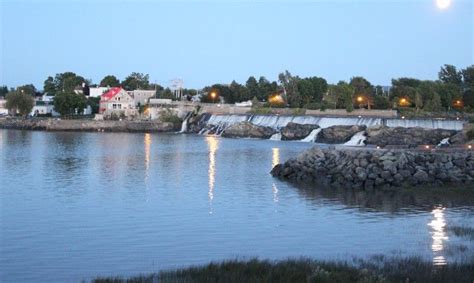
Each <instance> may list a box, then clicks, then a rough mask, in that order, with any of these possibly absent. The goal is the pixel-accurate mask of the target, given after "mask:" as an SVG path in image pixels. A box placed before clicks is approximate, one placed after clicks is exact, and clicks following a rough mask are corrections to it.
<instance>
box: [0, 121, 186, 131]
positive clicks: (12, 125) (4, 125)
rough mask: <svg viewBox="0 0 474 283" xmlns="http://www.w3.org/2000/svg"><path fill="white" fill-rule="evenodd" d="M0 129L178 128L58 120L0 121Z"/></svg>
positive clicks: (145, 123) (161, 124)
mask: <svg viewBox="0 0 474 283" xmlns="http://www.w3.org/2000/svg"><path fill="white" fill-rule="evenodd" d="M0 129H17V130H37V131H75V132H174V131H178V130H179V128H178V127H177V126H176V125H174V124H173V123H170V122H157V121H125V120H124V121H95V120H59V119H17V118H13V119H11V118H6V119H0Z"/></svg>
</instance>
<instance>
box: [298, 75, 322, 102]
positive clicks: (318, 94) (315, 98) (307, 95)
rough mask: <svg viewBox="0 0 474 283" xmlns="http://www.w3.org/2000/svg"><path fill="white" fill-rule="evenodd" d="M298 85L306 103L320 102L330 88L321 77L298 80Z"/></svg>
mask: <svg viewBox="0 0 474 283" xmlns="http://www.w3.org/2000/svg"><path fill="white" fill-rule="evenodd" d="M297 86H298V92H299V93H300V95H301V97H302V99H303V102H304V104H308V103H320V102H321V101H322V99H323V96H324V94H325V93H326V92H327V90H328V83H327V82H326V80H325V79H323V78H319V77H309V78H304V79H300V80H298V82H297Z"/></svg>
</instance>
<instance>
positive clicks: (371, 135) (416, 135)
mask: <svg viewBox="0 0 474 283" xmlns="http://www.w3.org/2000/svg"><path fill="white" fill-rule="evenodd" d="M456 133H457V131H453V130H444V129H424V128H402V127H396V128H389V127H384V126H377V127H373V128H369V129H367V140H366V143H367V144H372V145H378V146H390V145H397V146H401V145H403V146H408V147H417V146H419V145H424V144H429V145H437V144H439V143H440V142H441V140H443V139H445V138H449V137H451V136H453V135H455V134H456Z"/></svg>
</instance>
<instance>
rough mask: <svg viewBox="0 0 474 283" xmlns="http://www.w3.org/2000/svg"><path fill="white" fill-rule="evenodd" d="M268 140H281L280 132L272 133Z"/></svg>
mask: <svg viewBox="0 0 474 283" xmlns="http://www.w3.org/2000/svg"><path fill="white" fill-rule="evenodd" d="M270 140H272V141H281V134H280V133H276V134H274V135H273V136H271V137H270Z"/></svg>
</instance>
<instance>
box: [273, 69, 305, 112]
mask: <svg viewBox="0 0 474 283" xmlns="http://www.w3.org/2000/svg"><path fill="white" fill-rule="evenodd" d="M278 80H279V81H280V83H281V86H282V88H283V93H284V95H285V96H286V97H285V99H286V100H287V101H288V104H290V107H301V105H302V102H303V99H302V97H301V95H300V93H299V92H298V80H299V78H298V77H294V76H292V75H291V73H290V72H288V70H286V71H285V72H284V73H280V74H279V75H278Z"/></svg>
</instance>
